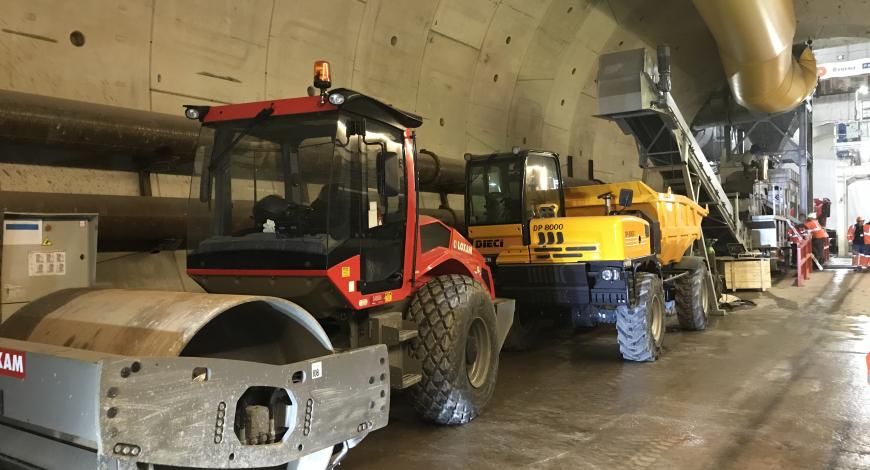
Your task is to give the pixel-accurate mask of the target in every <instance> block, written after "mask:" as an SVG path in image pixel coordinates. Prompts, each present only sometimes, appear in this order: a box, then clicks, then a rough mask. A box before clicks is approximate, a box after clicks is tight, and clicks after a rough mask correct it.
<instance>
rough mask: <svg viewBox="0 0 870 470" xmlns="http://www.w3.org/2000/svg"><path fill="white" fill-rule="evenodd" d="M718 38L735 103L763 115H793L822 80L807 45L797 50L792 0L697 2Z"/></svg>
mask: <svg viewBox="0 0 870 470" xmlns="http://www.w3.org/2000/svg"><path fill="white" fill-rule="evenodd" d="M692 1H693V3H694V4H695V8H697V9H698V12H699V13H700V14H701V17H702V18H703V19H704V22H705V23H706V24H707V27H708V28H709V29H710V32H711V33H712V34H713V38H714V39H715V40H716V43H717V44H718V46H719V55H720V56H721V58H722V65H723V67H724V68H725V75H726V77H727V78H728V85H729V86H730V88H731V92H732V94H733V95H734V99H735V100H736V101H737V103H739V104H740V105H741V106H744V107H746V108H748V109H750V110H753V111H757V112H763V113H778V112H782V111H789V110H791V109H793V108H794V107H795V106H797V105H798V104H799V103H800V102H802V101H803V100H805V99H806V98H807V97H809V96H810V95H811V94H812V93H813V90H815V88H816V84H817V82H818V77H817V72H816V58H815V56H814V55H813V52H812V50H811V49H810V48H809V47H808V46H800V47H798V48H793V46H792V45H793V43H794V36H795V30H796V27H797V26H796V24H797V23H796V19H795V13H794V4H793V2H792V0H692Z"/></svg>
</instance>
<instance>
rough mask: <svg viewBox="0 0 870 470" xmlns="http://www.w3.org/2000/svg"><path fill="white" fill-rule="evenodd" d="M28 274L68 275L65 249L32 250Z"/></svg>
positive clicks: (28, 261)
mask: <svg viewBox="0 0 870 470" xmlns="http://www.w3.org/2000/svg"><path fill="white" fill-rule="evenodd" d="M27 275H28V276H66V252H65V251H31V252H30V253H29V256H28V259H27Z"/></svg>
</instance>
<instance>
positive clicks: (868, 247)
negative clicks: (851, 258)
mask: <svg viewBox="0 0 870 470" xmlns="http://www.w3.org/2000/svg"><path fill="white" fill-rule="evenodd" d="M859 265H860V266H861V270H862V271H863V270H865V269H867V268H870V224H866V223H865V224H864V246H862V247H861V261H860V263H859Z"/></svg>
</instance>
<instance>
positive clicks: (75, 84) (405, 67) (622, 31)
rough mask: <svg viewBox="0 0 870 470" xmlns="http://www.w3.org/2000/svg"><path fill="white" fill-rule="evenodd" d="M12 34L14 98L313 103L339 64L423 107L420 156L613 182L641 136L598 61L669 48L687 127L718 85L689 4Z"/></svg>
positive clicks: (398, 8)
mask: <svg viewBox="0 0 870 470" xmlns="http://www.w3.org/2000/svg"><path fill="white" fill-rule="evenodd" d="M649 3H656V5H650V4H649ZM662 10H670V11H671V12H672V14H671V15H670V16H671V20H673V18H674V17H679V18H680V21H679V22H678V23H676V24H674V23H672V21H662V20H663V19H664V18H662V13H661V12H662ZM657 16H658V19H657ZM645 18H649V19H647V20H645ZM678 25H679V27H677V26H678ZM0 31H2V32H0V88H4V89H9V90H15V91H22V92H27V93H36V94H42V95H50V96H55V97H61V98H69V99H75V100H81V101H88V102H95V103H101V104H110V105H116V106H123V107H128V108H133V109H141V110H147V111H155V112H161V113H179V112H180V111H181V105H182V104H186V103H233V102H244V101H253V100H263V99H274V98H284V97H292V96H302V95H304V94H305V90H306V88H307V87H308V86H309V85H310V82H311V76H312V65H313V62H314V60H316V59H327V60H330V61H331V63H332V66H333V77H334V79H333V82H334V84H335V86H345V87H350V88H354V89H357V90H359V91H362V92H364V93H368V94H371V95H373V96H375V97H378V98H380V99H382V100H384V101H386V102H389V103H391V104H393V105H395V106H397V107H400V108H403V109H407V110H410V111H413V112H416V113H419V114H421V115H422V116H423V117H424V119H425V124H424V125H423V127H422V128H421V129H420V130H419V131H418V143H419V146H420V148H427V149H430V150H433V151H435V152H437V153H438V154H440V155H442V156H443V157H444V158H461V157H462V155H463V154H464V153H465V152H472V153H483V152H492V151H503V150H506V149H509V148H511V147H512V146H514V145H519V146H523V147H528V148H541V149H548V150H554V151H556V152H559V153H560V154H561V155H563V156H566V155H573V156H574V157H575V168H574V170H575V173H576V175H577V176H580V177H585V176H586V169H587V162H588V160H590V159H591V160H594V166H595V177H597V178H601V179H604V180H610V181H614V180H624V179H630V178H637V177H639V176H640V170H639V168H638V167H637V150H636V148H635V145H634V141H633V139H632V138H630V137H628V136H624V135H623V134H622V133H621V132H620V131H619V129H618V128H617V126H616V125H615V124H613V123H610V122H606V121H603V120H600V119H597V118H594V117H593V115H594V114H595V113H596V110H597V103H596V99H595V96H596V82H595V77H596V72H597V58H598V55H599V54H601V53H603V52H608V51H615V50H625V49H632V48H637V47H644V46H646V47H654V46H655V45H656V44H658V43H668V44H671V45H672V46H674V62H675V64H674V65H675V74H674V83H675V87H674V88H675V91H674V94H675V96H676V98H677V101H678V103H679V104H680V105H681V106H683V109H684V112H685V114H687V117H689V118H691V116H693V115H694V113H695V111H696V110H697V109H698V108H699V107H700V105H701V104H702V103H703V101H704V99H706V96H707V93H708V92H709V90H710V89H712V88H713V87H714V86H715V85H717V84H718V82H719V81H720V80H721V67H720V66H719V65H718V56H717V55H716V51H715V46H714V45H713V43H712V39H711V38H710V37H709V34H708V33H707V32H706V29H705V27H704V25H703V23H702V22H701V21H700V18H699V17H698V15H697V13H696V12H695V11H694V9H693V8H692V6H691V4H690V3H689V2H688V1H686V0H667V1H662V2H643V1H637V0H611V1H609V2H608V1H603V0H602V1H599V0H440V1H432V0H367V1H361V0H321V1H316V2H314V1H309V2H298V1H283V0H247V1H244V2H242V1H232V0H213V1H208V0H194V1H170V0H115V1H100V0H85V1H80V2H53V1H50V0H38V1H27V0H6V1H5V2H4V14H3V15H2V16H0ZM76 32H77V33H76ZM79 33H80V34H79ZM81 39H83V40H84V43H83V44H81V45H80V46H77V45H75V44H74V41H78V42H80V40H81ZM0 169H2V171H0V190H6V191H51V192H69V193H98V194H133V195H135V194H138V179H137V176H136V175H135V174H132V173H126V174H125V173H122V172H104V171H95V170H76V169H62V168H53V169H46V168H45V167H38V168H35V167H32V166H28V165H12V164H0ZM187 184H188V183H187V179H186V178H178V177H174V176H167V175H154V176H152V186H153V191H154V195H156V196H174V197H186V196H187V194H188V188H187ZM432 203H433V204H435V202H434V201H432Z"/></svg>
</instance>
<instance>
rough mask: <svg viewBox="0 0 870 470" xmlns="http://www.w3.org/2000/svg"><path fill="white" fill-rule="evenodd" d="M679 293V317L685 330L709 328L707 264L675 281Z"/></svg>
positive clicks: (709, 296)
mask: <svg viewBox="0 0 870 470" xmlns="http://www.w3.org/2000/svg"><path fill="white" fill-rule="evenodd" d="M674 287H675V288H676V294H677V298H676V301H677V319H678V320H679V321H680V328H682V329H684V330H703V329H705V328H707V314H708V313H709V312H710V304H711V297H713V296H711V295H710V292H709V289H707V265H706V264H704V263H701V265H700V266H698V268H696V269H695V270H694V271H692V272H691V273H690V274H687V275H685V276H683V277H681V278H678V279H676V280H675V281H674Z"/></svg>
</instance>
